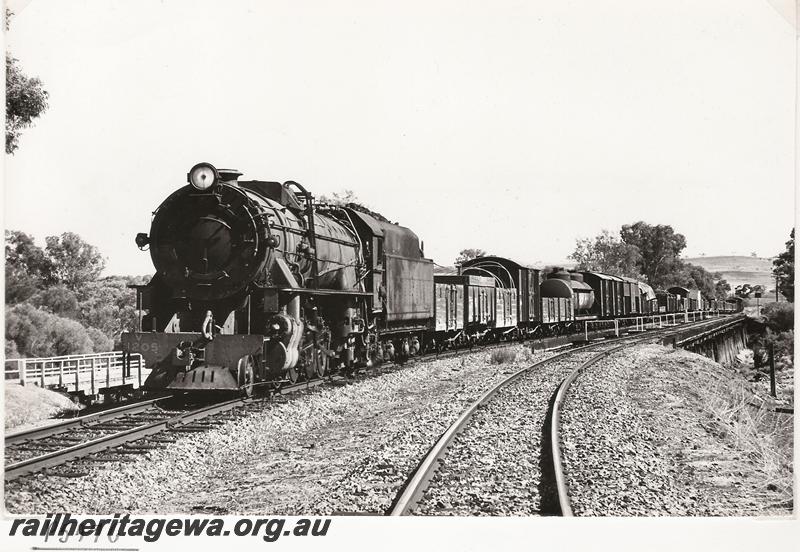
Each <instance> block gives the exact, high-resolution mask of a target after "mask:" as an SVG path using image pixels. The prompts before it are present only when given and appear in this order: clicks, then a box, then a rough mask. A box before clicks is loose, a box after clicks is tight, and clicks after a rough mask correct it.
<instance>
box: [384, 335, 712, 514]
mask: <svg viewBox="0 0 800 552" xmlns="http://www.w3.org/2000/svg"><path fill="white" fill-rule="evenodd" d="M717 321H718V320H713V321H709V320H702V321H697V322H690V323H688V324H687V325H684V326H683V327H684V328H687V327H689V326H692V327H698V326H704V325H707V324H710V323H714V322H717ZM674 332H675V328H674V327H671V328H661V329H657V330H654V331H652V332H651V333H648V334H638V335H635V336H624V337H619V338H612V339H607V340H603V341H598V342H594V343H590V344H588V345H584V346H581V347H576V348H572V349H569V350H567V351H563V352H560V353H556V354H555V355H553V356H551V357H548V358H546V359H543V360H540V361H538V362H536V363H535V364H532V365H531V366H527V367H525V368H520V369H519V370H517V371H516V372H514V373H513V374H511V375H509V376H508V377H507V378H505V379H503V380H502V381H500V382H498V383H497V384H495V385H494V386H492V387H491V388H490V389H489V390H488V391H486V392H485V393H484V394H483V395H481V396H480V398H478V399H477V400H476V401H475V402H473V403H472V404H471V405H470V406H469V407H468V408H467V409H466V410H465V411H464V412H463V413H462V414H461V416H459V417H458V419H457V420H456V421H455V422H453V424H451V425H450V427H448V428H447V430H446V431H445V432H444V433H443V434H442V435H441V436H440V437H439V439H438V440H437V441H436V443H435V444H434V445H433V447H432V448H431V449H430V450H429V451H428V453H427V454H426V455H425V457H424V458H423V460H422V462H421V463H420V464H419V466H418V467H417V469H416V470H415V471H414V474H413V475H412V477H411V479H409V480H408V481H407V483H406V486H405V488H404V489H403V491H402V493H401V494H400V496H399V497H398V498H397V499H396V501H395V502H394V504H393V505H392V507H391V509H390V510H389V513H388V515H390V516H403V515H407V514H408V513H409V511H410V510H411V508H412V507H413V506H414V505H415V504H416V503H417V502H418V501H419V499H420V498H421V497H422V495H423V494H424V492H425V490H426V489H427V486H428V483H429V482H430V481H431V479H432V478H433V475H434V472H435V471H436V467H437V463H438V462H440V461H441V460H442V459H443V458H444V455H445V453H446V452H447V449H448V448H449V447H450V445H451V444H452V442H453V440H454V439H455V437H456V436H457V435H458V434H460V433H461V431H462V430H463V429H464V427H465V426H466V424H467V422H468V421H469V420H470V419H471V418H472V416H473V414H474V413H475V411H476V410H477V409H478V407H480V406H481V405H483V404H485V403H486V402H488V401H489V400H490V399H491V398H492V397H494V396H495V395H496V394H497V393H498V392H499V391H500V390H501V389H502V388H504V387H506V386H507V385H509V384H510V383H513V382H514V381H516V380H517V379H519V378H520V377H522V376H523V375H524V374H525V373H527V372H530V371H531V370H533V369H535V368H537V367H540V366H542V365H544V364H547V363H549V362H553V361H555V360H559V359H561V358H564V357H566V356H569V355H573V354H575V353H581V352H588V351H589V350H590V349H595V348H598V347H602V346H608V345H609V344H612V343H622V342H627V343H622V344H620V345H618V346H616V347H612V348H611V349H609V350H607V351H602V352H600V353H598V354H597V355H595V356H594V357H592V358H591V359H589V360H588V361H586V362H584V363H581V365H580V366H579V367H578V368H577V369H575V370H574V371H573V373H571V374H570V376H572V375H573V374H575V376H577V373H578V372H579V371H580V370H581V369H582V368H584V367H585V366H588V365H591V364H593V363H595V362H597V361H598V360H600V359H601V358H604V357H606V356H608V355H609V354H610V353H612V352H614V351H617V350H619V349H622V348H625V347H631V346H633V345H637V344H639V343H641V342H646V341H650V340H652V339H653V338H660V337H659V336H661V335H663V334H666V335H670V334H672V333H674ZM567 379H569V377H568V378H567ZM573 379H574V377H573ZM565 381H566V380H565ZM561 385H562V386H563V382H562V384H561ZM560 392H561V389H560V388H559V393H560ZM562 400H563V397H562ZM556 401H558V398H556ZM553 419H554V420H555V419H557V418H556V412H555V410H554V413H553ZM553 442H554V443H556V442H557V441H556V440H554V441H553ZM555 452H556V451H555V450H554V453H555ZM558 454H559V457H560V451H558ZM553 458H554V460H555V458H556V456H554V457H553ZM562 472H563V470H562ZM557 478H558V475H557ZM562 478H563V474H562ZM559 496H560V493H559ZM562 512H563V510H562Z"/></svg>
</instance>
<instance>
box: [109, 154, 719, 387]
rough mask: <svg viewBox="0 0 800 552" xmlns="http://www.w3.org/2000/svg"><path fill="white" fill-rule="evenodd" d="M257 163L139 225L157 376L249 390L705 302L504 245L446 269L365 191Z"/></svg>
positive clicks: (156, 380)
mask: <svg viewBox="0 0 800 552" xmlns="http://www.w3.org/2000/svg"><path fill="white" fill-rule="evenodd" d="M241 176H242V173H240V172H238V171H236V170H225V169H219V170H218V169H216V168H215V167H214V166H212V165H211V164H209V163H199V164H197V165H195V166H194V167H192V169H191V170H190V171H189V173H188V174H187V180H188V184H187V185H185V186H183V187H182V188H180V189H178V190H177V191H175V192H174V193H173V194H172V195H170V196H169V197H168V198H167V199H166V200H165V201H164V202H163V203H162V204H161V205H160V206H159V207H158V209H157V210H156V211H155V212H154V214H153V219H152V223H151V227H150V232H149V235H148V234H146V233H141V234H138V235H137V236H136V245H137V246H138V247H139V248H140V249H143V250H144V249H146V248H149V252H150V256H151V259H152V262H153V265H154V267H155V270H156V273H155V275H154V276H153V278H152V279H151V281H150V282H149V283H148V284H147V285H143V286H131V287H133V288H135V290H136V308H137V311H138V312H140V313H143V314H142V315H141V316H140V317H139V321H138V327H137V328H136V331H134V332H127V333H124V334H123V335H122V343H123V349H124V350H125V351H126V352H129V353H140V354H141V355H142V357H143V359H144V362H145V364H146V367H147V368H150V369H151V372H150V375H149V376H148V378H147V381H146V382H145V387H147V388H150V389H165V388H166V389H171V390H184V391H188V390H191V391H202V390H214V391H220V390H225V391H236V392H241V393H243V394H246V395H249V394H251V393H252V392H253V390H254V388H255V386H258V385H280V384H282V383H285V382H296V381H297V380H298V379H300V378H315V377H323V376H325V375H326V374H327V373H328V372H329V371H330V370H331V369H334V368H335V369H345V370H352V369H355V368H357V367H360V366H369V365H371V364H372V363H376V362H381V361H383V360H393V359H399V360H404V359H406V358H408V357H411V356H414V355H416V354H419V353H420V352H422V351H428V350H433V349H439V350H441V349H443V348H446V347H454V346H458V345H463V344H466V343H474V342H476V341H479V340H501V339H516V338H521V337H530V336H536V335H548V334H553V333H560V332H564V331H570V330H576V329H579V327H580V324H581V323H582V322H585V321H587V320H595V319H610V318H615V317H622V316H631V315H636V314H639V313H641V314H648V313H654V312H678V311H682V310H686V309H689V308H691V309H693V310H695V309H698V308H699V309H702V308H704V306H703V305H702V304H699V305H698V301H702V299H701V298H699V295H698V297H697V298H695V299H692V298H690V297H689V294H690V291H689V290H683V291H681V290H680V289H676V290H674V291H665V292H659V293H660V294H659V293H656V292H654V291H653V290H652V289H651V288H650V287H649V286H647V285H646V284H643V283H641V282H636V281H635V280H631V279H628V278H618V277H615V276H611V275H605V274H599V273H593V272H584V273H575V272H573V273H567V272H564V271H553V272H550V273H546V272H545V271H541V270H539V269H535V268H531V267H527V266H524V265H521V264H519V263H516V262H514V261H512V260H510V259H505V258H501V257H479V258H477V259H474V260H472V261H469V262H467V263H464V265H463V267H462V270H461V273H460V274H457V275H438V274H437V275H434V268H433V267H434V263H433V261H432V260H431V259H427V258H425V256H424V252H423V249H422V244H421V243H420V240H419V238H418V237H417V236H416V234H414V232H412V231H411V230H409V229H408V228H405V227H403V226H400V225H398V224H394V223H391V222H389V221H387V220H386V219H384V218H383V217H381V216H380V215H379V214H377V213H372V212H365V210H364V209H363V208H359V207H358V206H355V205H352V204H351V205H348V206H338V205H326V204H318V203H316V202H315V201H314V199H313V197H312V195H311V194H310V193H309V192H308V191H307V190H306V189H305V188H304V187H303V186H301V185H300V184H298V183H297V182H293V181H289V182H284V183H280V182H271V181H259V180H241V179H240V177H241ZM681 293H682V294H683V295H682V296H681ZM691 301H694V304H692V303H691ZM705 307H711V308H719V305H706V306H705ZM725 308H727V307H725Z"/></svg>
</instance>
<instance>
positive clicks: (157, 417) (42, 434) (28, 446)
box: [5, 334, 651, 480]
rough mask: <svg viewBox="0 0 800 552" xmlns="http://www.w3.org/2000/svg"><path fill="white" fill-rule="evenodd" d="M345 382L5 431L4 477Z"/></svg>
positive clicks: (127, 408) (137, 449)
mask: <svg viewBox="0 0 800 552" xmlns="http://www.w3.org/2000/svg"><path fill="white" fill-rule="evenodd" d="M649 335H651V334H649ZM511 344H513V343H510V342H502V343H497V344H490V345H487V346H483V347H481V348H480V350H492V349H495V348H498V347H506V346H508V345H511ZM598 346H601V345H597V344H596V345H592V346H590V347H598ZM470 351H472V350H470ZM465 352H468V351H466V350H454V351H446V352H443V353H440V354H437V355H426V356H424V357H420V358H419V359H417V360H416V361H412V363H413V362H427V361H430V360H437V359H442V358H448V357H451V356H457V355H459V354H464V353H465ZM574 352H575V350H571V351H569V352H567V353H561V354H560V355H556V356H563V355H566V354H570V353H574ZM539 364H541V363H539ZM537 365H538V364H537ZM537 365H534V366H537ZM400 368H402V365H399V364H395V363H384V364H383V365H380V366H379V367H377V370H370V371H368V372H367V373H366V374H365V375H366V377H373V376H375V375H380V374H382V373H386V372H387V371H392V370H396V369H400ZM531 368H532V367H531ZM526 370H527V369H526ZM348 381H351V380H350V379H349V378H346V377H344V376H341V375H334V376H331V377H329V378H326V379H317V380H311V381H307V382H299V383H296V384H292V385H286V386H284V387H282V388H280V389H279V390H273V391H272V393H270V394H269V395H268V397H267V398H265V399H234V400H229V401H224V402H218V403H214V404H205V405H201V406H197V405H195V407H187V406H186V405H179V406H176V405H170V404H169V401H177V400H179V399H178V397H173V396H166V397H158V398H155V399H150V400H147V401H141V402H137V403H133V404H130V405H124V406H121V407H117V408H113V409H109V410H105V411H100V412H96V413H93V414H90V415H87V416H82V417H79V418H74V419H68V420H64V421H63V422H59V423H57V424H53V425H51V426H47V427H43V428H37V429H33V430H29V431H25V432H17V433H12V434H9V435H7V436H6V441H5V442H6V454H5V479H6V480H13V479H16V478H19V477H22V476H25V475H30V474H33V473H36V472H39V471H41V470H45V469H48V468H54V467H56V466H61V465H64V464H67V463H71V462H74V461H80V460H81V459H86V462H96V461H110V460H120V459H121V458H122V459H123V460H122V461H125V460H124V458H125V456H124V455H133V454H143V453H145V452H147V451H148V450H151V449H154V448H157V447H158V446H162V445H163V444H164V443H169V442H173V441H174V440H175V439H174V438H171V437H170V436H169V433H175V432H178V433H179V432H194V431H204V430H206V429H209V428H211V427H213V426H214V425H218V424H220V423H224V421H225V419H220V418H218V417H219V416H220V415H222V414H224V413H226V412H230V411H235V410H236V409H242V408H246V407H248V406H250V405H256V404H258V403H262V402H265V401H268V400H270V399H274V398H275V397H276V396H281V395H287V394H291V393H294V392H297V391H301V390H306V389H311V388H313V387H317V386H319V385H323V384H337V383H339V384H341V383H347V382H348ZM234 415H235V414H234ZM215 417H217V418H215ZM99 453H105V456H98V455H99ZM56 475H66V476H70V475H71V476H79V475H85V470H81V469H80V468H78V469H74V468H69V469H67V470H66V471H64V472H63V473H56Z"/></svg>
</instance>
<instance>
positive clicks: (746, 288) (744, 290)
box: [734, 284, 753, 299]
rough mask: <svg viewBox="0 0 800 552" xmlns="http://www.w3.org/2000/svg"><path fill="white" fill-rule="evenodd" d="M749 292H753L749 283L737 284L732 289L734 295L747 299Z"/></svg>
mask: <svg viewBox="0 0 800 552" xmlns="http://www.w3.org/2000/svg"><path fill="white" fill-rule="evenodd" d="M751 293H753V286H751V285H750V284H739V285H738V286H736V288H735V290H734V294H735V295H736V297H741V298H742V299H747V298H748V297H750V294H751Z"/></svg>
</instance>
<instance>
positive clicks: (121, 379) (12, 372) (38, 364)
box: [5, 351, 150, 395]
mask: <svg viewBox="0 0 800 552" xmlns="http://www.w3.org/2000/svg"><path fill="white" fill-rule="evenodd" d="M149 374H150V370H148V369H145V366H144V362H143V360H142V355H140V354H138V353H132V354H131V353H125V352H123V351H111V352H108V353H91V354H85V355H67V356H57V357H42V358H13V359H6V361H5V381H6V384H7V385H8V384H12V383H17V384H20V385H37V386H39V387H50V388H60V389H63V390H65V391H67V392H70V393H78V392H83V393H85V394H87V395H88V394H91V395H96V394H98V393H99V392H100V391H101V390H103V389H108V388H112V387H119V386H130V387H132V388H138V387H141V385H142V382H143V381H144V380H146V379H147V376H148V375H149Z"/></svg>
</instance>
